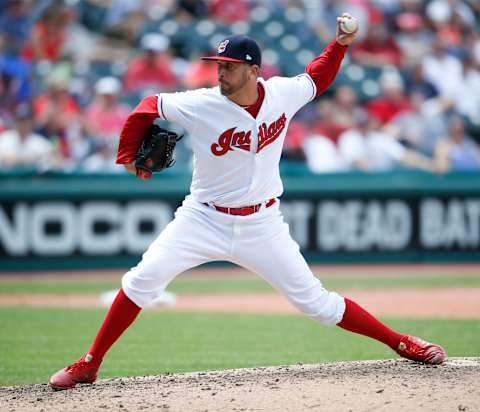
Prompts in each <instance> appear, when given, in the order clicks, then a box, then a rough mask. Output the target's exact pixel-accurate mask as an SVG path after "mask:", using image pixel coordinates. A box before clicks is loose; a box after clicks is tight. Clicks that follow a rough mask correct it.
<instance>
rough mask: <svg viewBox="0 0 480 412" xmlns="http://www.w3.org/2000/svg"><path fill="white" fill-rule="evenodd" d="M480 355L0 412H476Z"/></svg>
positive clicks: (168, 383) (113, 386)
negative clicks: (436, 363)
mask: <svg viewBox="0 0 480 412" xmlns="http://www.w3.org/2000/svg"><path fill="white" fill-rule="evenodd" d="M479 376H480V358H452V359H449V360H448V361H447V362H446V363H445V364H444V365H442V366H438V367H437V366H425V365H420V364H416V363H413V362H409V361H406V360H384V361H362V362H340V363H329V364H319V365H292V366H278V367H268V368H253V369H235V370H221V371H211V372H196V373H185V374H173V375H161V376H147V377H136V378H117V379H106V380H100V381H98V382H97V383H96V384H94V385H79V386H78V387H77V388H76V389H74V390H69V391H62V392H54V391H52V390H51V389H50V388H49V387H47V385H27V386H17V387H6V388H0V410H2V411H12V412H13V411H29V410H34V411H41V410H43V411H66V410H75V411H89V412H90V411H97V410H107V411H108V410H114V411H120V410H121V411H140V410H146V411H152V410H156V411H182V412H183V411H192V412H193V411H268V412H270V411H295V412H298V411H310V410H319V411H336V412H338V411H372V410H388V411H435V412H441V411H453V410H460V411H474V410H478V408H479V405H480V386H479V385H478V377H479Z"/></svg>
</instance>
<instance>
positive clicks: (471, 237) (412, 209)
mask: <svg viewBox="0 0 480 412" xmlns="http://www.w3.org/2000/svg"><path fill="white" fill-rule="evenodd" d="M189 183H190V177H189V175H188V174H181V173H180V174H179V173H178V172H177V173H171V172H167V173H164V174H159V175H157V176H155V177H154V178H153V179H152V180H150V181H147V182H142V181H138V180H136V179H135V178H134V177H133V176H126V175H65V174H49V175H43V176H31V175H28V174H27V175H2V176H0V270H12V269H18V270H23V269H54V268H58V269H65V268H80V267H89V268H107V267H125V266H131V265H134V264H135V263H136V262H137V261H138V259H139V257H140V255H141V253H142V252H143V251H144V250H145V248H146V247H147V246H148V244H149V243H150V242H151V241H152V240H153V239H154V237H155V236H156V234H157V233H158V232H159V231H160V230H162V228H163V227H165V225H166V224H167V223H168V222H169V221H170V220H171V219H172V218H173V212H174V211H175V209H176V207H177V206H178V205H179V204H180V203H181V201H182V199H183V197H184V196H185V194H186V193H187V191H188V187H189ZM284 183H285V194H284V195H283V196H282V202H281V207H282V210H283V213H284V215H285V218H286V220H287V221H288V223H289V224H290V231H291V233H292V236H293V237H294V238H295V239H296V240H297V242H298V243H299V244H300V247H301V249H302V251H303V253H304V254H305V256H306V257H307V259H308V260H309V261H312V262H317V263H322V262H325V263H362V262H369V263H376V262H379V263H385V262H390V263H393V262H407V263H417V262H480V175H479V174H460V173H455V174H449V175H445V176H432V175H430V174H426V173H420V172H408V171H401V172H398V171H397V172H395V173H381V174H364V173H346V174H336V175H319V176H311V175H309V176H306V175H299V176H291V175H290V176H285V177H284Z"/></svg>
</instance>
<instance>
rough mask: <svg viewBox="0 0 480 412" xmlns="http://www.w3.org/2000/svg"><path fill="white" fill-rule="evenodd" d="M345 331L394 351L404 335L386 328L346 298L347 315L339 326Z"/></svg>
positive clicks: (345, 314)
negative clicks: (371, 339)
mask: <svg viewBox="0 0 480 412" xmlns="http://www.w3.org/2000/svg"><path fill="white" fill-rule="evenodd" d="M337 326H340V327H341V328H343V329H346V330H349V331H350V332H355V333H358V334H360V335H364V336H368V337H369V338H373V339H376V340H378V341H380V342H382V343H384V344H385V345H388V346H390V347H391V348H392V349H393V350H396V349H397V348H398V344H399V342H400V338H401V337H402V335H400V334H399V333H397V332H395V331H393V330H392V329H390V328H388V327H387V326H385V325H384V324H383V323H382V322H380V321H379V320H378V319H376V318H375V317H373V316H372V315H371V314H370V313H368V312H367V311H366V310H365V309H363V308H362V307H361V306H359V305H357V304H356V303H355V302H353V301H351V300H350V299H347V298H345V313H344V315H343V319H342V321H341V322H340V323H338V324H337Z"/></svg>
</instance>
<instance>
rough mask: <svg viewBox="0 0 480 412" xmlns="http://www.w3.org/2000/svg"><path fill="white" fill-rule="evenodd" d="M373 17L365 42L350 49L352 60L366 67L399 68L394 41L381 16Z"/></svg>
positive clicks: (397, 49)
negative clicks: (387, 66)
mask: <svg viewBox="0 0 480 412" xmlns="http://www.w3.org/2000/svg"><path fill="white" fill-rule="evenodd" d="M373 16H374V17H372V20H371V22H370V27H369V29H368V32H367V36H366V38H365V40H363V41H362V42H360V43H358V44H357V45H356V46H354V47H353V48H352V51H351V53H350V54H351V57H352V59H353V60H354V61H355V62H356V63H358V64H361V65H363V66H366V67H378V68H382V67H384V66H385V65H394V66H399V65H400V63H401V57H402V55H401V52H400V49H399V48H398V46H397V43H396V41H395V39H394V38H393V37H392V36H391V35H390V34H389V32H388V28H387V26H386V23H385V22H384V21H383V17H382V16H381V14H379V13H375V14H373Z"/></svg>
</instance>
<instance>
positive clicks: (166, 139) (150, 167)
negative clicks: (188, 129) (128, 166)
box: [135, 124, 183, 177]
mask: <svg viewBox="0 0 480 412" xmlns="http://www.w3.org/2000/svg"><path fill="white" fill-rule="evenodd" d="M182 137H183V136H180V137H179V136H178V134H176V133H174V132H171V131H169V130H166V129H163V128H161V127H160V126H157V125H156V124H152V125H151V126H150V128H149V129H148V132H147V135H146V137H145V139H143V142H142V144H141V146H140V148H139V149H138V151H137V154H136V156H135V167H136V168H137V176H138V175H140V177H141V176H145V175H147V176H150V175H151V174H152V173H153V172H161V171H162V170H163V169H166V168H167V167H172V166H173V165H174V163H175V157H174V150H175V145H176V144H177V142H178V141H179V140H180V139H181V138H182Z"/></svg>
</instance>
